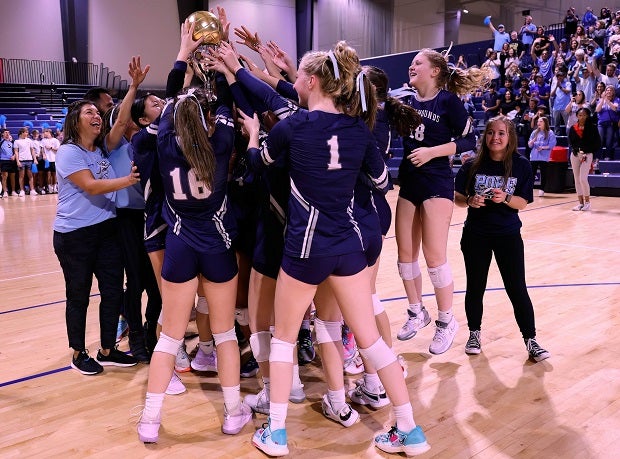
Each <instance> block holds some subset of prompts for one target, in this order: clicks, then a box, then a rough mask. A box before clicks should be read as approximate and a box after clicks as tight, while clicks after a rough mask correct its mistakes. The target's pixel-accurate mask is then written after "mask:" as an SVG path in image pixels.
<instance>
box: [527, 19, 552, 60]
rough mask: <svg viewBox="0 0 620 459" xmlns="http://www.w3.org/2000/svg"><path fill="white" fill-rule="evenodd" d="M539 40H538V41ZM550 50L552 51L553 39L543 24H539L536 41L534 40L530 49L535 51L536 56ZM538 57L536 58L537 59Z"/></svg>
mask: <svg viewBox="0 0 620 459" xmlns="http://www.w3.org/2000/svg"><path fill="white" fill-rule="evenodd" d="M537 40H538V41H537ZM545 50H549V51H551V41H550V40H549V38H548V37H547V34H546V33H545V28H544V27H543V26H538V27H537V28H536V36H535V37H534V41H533V42H532V48H531V50H530V56H531V52H532V51H533V52H534V54H535V55H536V57H540V55H541V54H542V52H543V51H545ZM535 60H536V59H534V61H535Z"/></svg>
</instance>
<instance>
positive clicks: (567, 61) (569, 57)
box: [556, 38, 574, 68]
mask: <svg viewBox="0 0 620 459" xmlns="http://www.w3.org/2000/svg"><path fill="white" fill-rule="evenodd" d="M560 57H561V58H562V62H564V65H565V66H566V67H567V68H568V67H571V66H572V63H573V61H574V56H573V51H572V50H571V49H570V47H569V45H568V40H566V38H562V39H561V40H560V44H559V46H558V50H557V55H556V60H559V59H560Z"/></svg>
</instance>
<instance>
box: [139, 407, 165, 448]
mask: <svg viewBox="0 0 620 459" xmlns="http://www.w3.org/2000/svg"><path fill="white" fill-rule="evenodd" d="M160 424H161V413H160V414H159V415H158V416H157V417H156V418H154V419H152V420H150V421H148V420H145V419H144V412H143V413H142V415H141V416H140V421H138V438H139V439H140V441H141V442H143V443H157V440H159V425H160Z"/></svg>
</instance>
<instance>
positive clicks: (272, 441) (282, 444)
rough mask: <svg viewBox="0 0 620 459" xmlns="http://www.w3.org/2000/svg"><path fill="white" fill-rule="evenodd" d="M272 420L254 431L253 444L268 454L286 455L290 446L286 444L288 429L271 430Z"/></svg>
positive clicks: (268, 420)
mask: <svg viewBox="0 0 620 459" xmlns="http://www.w3.org/2000/svg"><path fill="white" fill-rule="evenodd" d="M270 424H271V420H270V419H269V418H267V423H266V424H263V427H261V428H260V429H258V430H257V431H256V432H254V436H253V437H252V444H253V445H254V446H256V447H257V448H258V449H260V450H261V451H262V452H263V453H265V454H267V455H268V456H286V455H287V454H288V446H287V444H286V429H278V430H275V431H273V432H272V431H271V425H270Z"/></svg>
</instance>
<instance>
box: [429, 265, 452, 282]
mask: <svg viewBox="0 0 620 459" xmlns="http://www.w3.org/2000/svg"><path fill="white" fill-rule="evenodd" d="M428 275H429V276H430V278H431V284H433V287H435V288H442V287H447V286H448V285H450V284H451V283H452V270H451V269H450V265H449V264H448V263H447V262H446V263H444V264H443V265H441V266H437V267H436V268H428Z"/></svg>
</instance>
